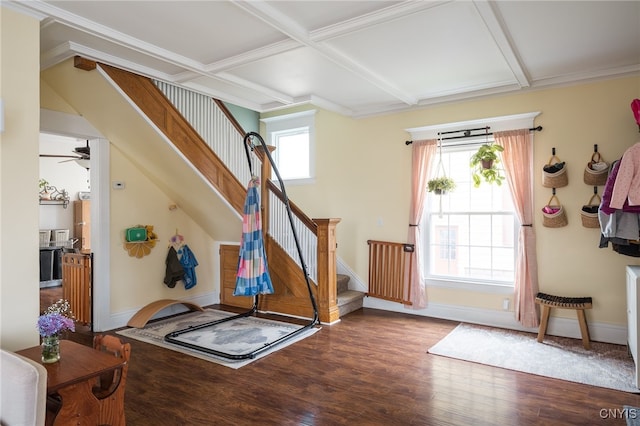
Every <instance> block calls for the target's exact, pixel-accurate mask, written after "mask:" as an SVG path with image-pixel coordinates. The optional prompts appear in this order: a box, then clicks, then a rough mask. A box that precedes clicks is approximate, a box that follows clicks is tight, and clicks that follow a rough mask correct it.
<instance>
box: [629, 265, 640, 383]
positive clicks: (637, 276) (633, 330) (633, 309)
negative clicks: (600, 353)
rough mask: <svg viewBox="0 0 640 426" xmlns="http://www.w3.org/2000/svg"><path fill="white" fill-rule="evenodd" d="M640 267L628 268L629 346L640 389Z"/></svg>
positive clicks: (636, 381) (635, 378) (635, 380)
mask: <svg viewBox="0 0 640 426" xmlns="http://www.w3.org/2000/svg"><path fill="white" fill-rule="evenodd" d="M639 286H640V266H627V344H628V345H629V352H630V353H631V356H632V357H633V362H634V363H635V365H636V372H635V377H634V382H635V385H636V387H637V388H640V368H639V365H638V333H640V323H639V322H640V315H638V297H639V296H640V291H638V287H639Z"/></svg>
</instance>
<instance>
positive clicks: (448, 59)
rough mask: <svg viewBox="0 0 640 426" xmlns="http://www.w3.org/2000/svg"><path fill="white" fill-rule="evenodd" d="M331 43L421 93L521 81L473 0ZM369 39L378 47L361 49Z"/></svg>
mask: <svg viewBox="0 0 640 426" xmlns="http://www.w3.org/2000/svg"><path fill="white" fill-rule="evenodd" d="M407 40H412V42H411V43H407V42H406V41H407ZM329 43H330V44H331V45H333V46H335V47H336V48H337V49H339V50H340V51H341V52H343V53H344V54H345V55H346V56H348V57H349V58H350V59H351V60H353V61H355V62H357V63H358V64H360V65H361V66H363V67H365V68H367V69H375V71H376V73H378V75H380V76H381V77H382V78H383V79H384V80H386V81H388V82H389V83H390V84H395V85H397V86H398V88H399V89H400V90H402V91H405V92H408V93H411V94H413V95H414V96H415V97H416V98H417V99H424V98H429V97H434V96H436V97H437V96H444V95H450V94H455V93H460V92H464V91H469V90H479V89H485V88H488V87H499V86H503V85H506V84H514V83H517V81H516V80H515V78H514V75H513V72H512V71H511V70H510V68H509V66H508V64H507V62H506V61H505V59H504V57H503V56H502V53H501V52H500V50H499V49H498V47H497V46H496V45H495V42H494V41H493V38H492V36H491V34H490V33H489V31H488V30H487V27H486V25H485V24H484V22H483V21H482V19H481V17H480V15H479V14H478V11H477V10H476V8H475V6H474V4H473V3H472V2H456V3H448V4H445V5H441V6H439V7H436V8H432V9H429V10H425V11H422V12H419V13H414V14H411V15H408V16H406V17H404V18H402V19H395V20H392V21H389V22H383V23H380V24H378V25H375V26H372V27H370V28H367V29H365V30H361V31H358V32H355V33H352V34H348V35H345V36H342V37H339V38H337V39H334V40H331V41H330V42H329ZM366 44H371V45H374V46H376V48H375V49H362V48H361V47H362V46H363V45H366ZM452 47H455V48H452ZM409 49H410V50H411V51H410V52H408V50H409Z"/></svg>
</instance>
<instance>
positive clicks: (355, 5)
mask: <svg viewBox="0 0 640 426" xmlns="http://www.w3.org/2000/svg"><path fill="white" fill-rule="evenodd" d="M2 7H10V8H12V9H14V10H17V11H19V12H22V13H25V14H30V15H33V16H36V17H38V18H39V19H41V44H40V46H41V65H42V68H43V69H44V68H47V67H49V66H52V65H55V64H57V63H59V62H61V61H63V60H65V59H67V58H69V57H71V56H73V55H81V56H85V57H87V58H89V59H93V60H96V61H99V62H104V63H107V64H110V65H113V66H117V67H120V68H124V69H127V70H130V71H134V72H138V73H140V74H143V75H146V76H149V77H154V78H158V79H162V80H166V81H169V82H173V83H175V84H180V85H183V86H185V87H189V88H192V89H194V90H198V91H201V92H203V93H205V94H208V95H210V96H212V97H216V98H218V99H221V100H224V101H227V102H231V103H234V104H236V105H239V106H243V107H246V108H250V109H253V110H256V111H259V112H265V111H270V110H273V109H277V108H282V107H284V106H287V105H296V104H299V103H303V102H312V103H314V104H316V105H318V106H321V107H324V108H328V109H331V110H334V111H336V112H339V113H342V114H346V115H350V116H354V117H361V116H365V115H371V114H383V113H385V112H390V111H400V110H407V109H411V108H415V107H419V106H424V105H434V104H438V103H441V102H450V101H452V100H465V99H474V98H477V97H478V96H491V95H494V94H504V93H514V92H518V91H523V90H528V89H529V88H540V87H553V86H554V85H558V84H571V83H579V82H584V81H591V80H593V79H604V78H614V77H620V76H627V75H636V76H637V75H640V1H616V0H612V1H607V0H605V1H509V0H506V1H491V0H433V1H411V0H409V1H377V0H363V1H359V0H357V1H341V0H309V1H302V0H298V1H282V0H275V1H271V0H249V1H245V0H201V1H191V0H184V1H175V0H166V1H102V0H100V1H42V0H28V1H19V0H2Z"/></svg>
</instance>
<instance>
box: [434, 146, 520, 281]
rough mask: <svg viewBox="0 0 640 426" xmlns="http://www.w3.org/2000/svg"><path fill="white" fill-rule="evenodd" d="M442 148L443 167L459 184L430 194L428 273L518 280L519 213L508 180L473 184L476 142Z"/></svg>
mask: <svg viewBox="0 0 640 426" xmlns="http://www.w3.org/2000/svg"><path fill="white" fill-rule="evenodd" d="M454 149H455V151H453V150H451V151H449V152H448V151H447V150H446V148H445V149H443V152H442V165H443V167H444V171H443V170H442V169H441V168H440V167H437V166H438V162H436V164H435V165H434V167H436V169H437V170H435V171H434V174H433V177H436V176H438V177H441V176H442V175H443V174H446V175H447V176H449V177H452V178H453V179H454V180H455V182H456V189H455V190H454V191H453V192H450V193H448V194H447V195H444V196H439V195H435V194H433V193H429V194H428V197H427V202H428V204H427V205H426V206H425V214H424V216H423V225H424V226H423V229H424V230H426V232H425V233H426V235H425V236H424V244H425V245H426V246H427V247H428V249H426V250H423V251H422V252H423V254H424V256H425V257H426V259H424V260H425V261H424V263H423V264H424V265H425V269H426V270H425V276H426V277H433V278H438V279H440V280H445V281H452V282H455V281H460V280H462V281H465V282H470V283H473V282H480V283H500V284H501V285H504V284H513V279H514V264H515V236H514V235H515V225H516V219H515V212H514V211H513V204H512V201H511V195H510V193H509V188H508V186H507V184H503V185H501V186H498V185H489V184H487V183H485V182H483V183H482V184H481V185H480V187H478V188H476V187H474V186H473V180H472V177H471V168H470V167H469V159H470V156H471V155H472V154H473V153H475V151H476V149H477V146H467V147H456V148H454Z"/></svg>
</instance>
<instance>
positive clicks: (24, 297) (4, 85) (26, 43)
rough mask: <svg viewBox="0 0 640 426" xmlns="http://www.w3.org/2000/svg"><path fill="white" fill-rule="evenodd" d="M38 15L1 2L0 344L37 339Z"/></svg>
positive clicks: (30, 343)
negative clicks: (2, 107) (2, 114)
mask: <svg viewBox="0 0 640 426" xmlns="http://www.w3.org/2000/svg"><path fill="white" fill-rule="evenodd" d="M39 34H40V25H39V22H38V20H37V19H34V18H31V17H27V16H24V15H21V14H17V13H15V12H13V11H11V10H9V9H6V8H4V7H0V43H1V45H0V98H2V100H3V101H4V105H5V130H4V132H3V133H2V134H0V238H1V241H0V346H1V347H2V348H4V349H9V350H15V349H20V348H25V347H28V346H34V345H37V344H38V343H39V337H38V332H37V330H36V321H37V319H38V314H39V309H40V305H39V300H40V299H39V284H38V281H39V275H38V274H39V270H38V267H37V265H38V262H39V257H38V256H39V254H38V233H37V230H38V137H39V127H40V126H39V111H40V105H39V98H38V96H39V84H38V81H39V78H40V77H39V74H40V56H39V51H40V48H39V43H40V41H39Z"/></svg>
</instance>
